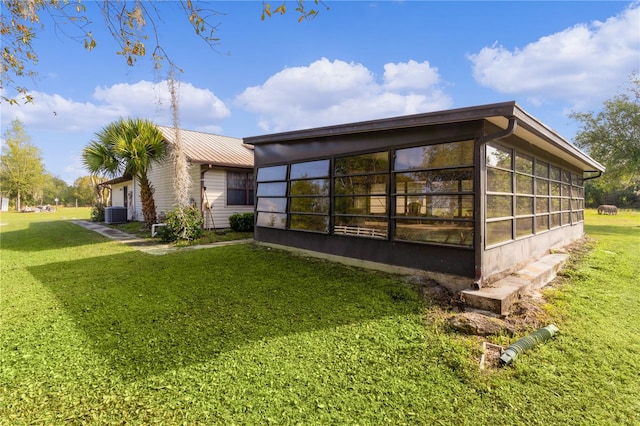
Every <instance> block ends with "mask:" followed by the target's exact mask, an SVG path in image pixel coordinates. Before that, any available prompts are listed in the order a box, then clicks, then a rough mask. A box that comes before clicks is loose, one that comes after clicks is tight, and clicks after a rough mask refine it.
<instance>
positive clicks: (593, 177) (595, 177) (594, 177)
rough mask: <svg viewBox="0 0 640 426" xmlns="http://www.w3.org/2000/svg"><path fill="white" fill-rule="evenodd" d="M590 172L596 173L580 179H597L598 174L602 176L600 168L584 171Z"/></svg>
mask: <svg viewBox="0 0 640 426" xmlns="http://www.w3.org/2000/svg"><path fill="white" fill-rule="evenodd" d="M590 172H598V174H597V175H595V176H589V177H583V178H582V181H583V182H584V181H586V180H591V179H598V178H599V177H600V176H602V171H601V170H587V171H586V173H590Z"/></svg>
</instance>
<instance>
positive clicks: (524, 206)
mask: <svg viewBox="0 0 640 426" xmlns="http://www.w3.org/2000/svg"><path fill="white" fill-rule="evenodd" d="M516 214H517V215H524V214H533V197H516Z"/></svg>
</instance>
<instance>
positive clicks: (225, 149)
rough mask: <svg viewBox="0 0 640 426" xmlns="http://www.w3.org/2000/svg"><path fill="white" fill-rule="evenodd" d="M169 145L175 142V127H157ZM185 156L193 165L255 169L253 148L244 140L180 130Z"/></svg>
mask: <svg viewBox="0 0 640 426" xmlns="http://www.w3.org/2000/svg"><path fill="white" fill-rule="evenodd" d="M157 127H158V129H159V130H160V132H162V135H163V136H164V138H165V140H166V141H167V142H168V143H169V144H174V142H175V136H176V135H175V129H174V128H173V127H164V126H157ZM178 132H179V137H180V140H181V142H182V147H183V149H184V152H185V155H186V156H187V158H188V159H189V161H191V162H192V163H200V164H211V165H214V166H227V167H253V146H251V145H247V144H245V143H243V141H242V139H239V138H232V137H229V136H221V135H214V134H211V133H204V132H197V131H194V130H184V129H178Z"/></svg>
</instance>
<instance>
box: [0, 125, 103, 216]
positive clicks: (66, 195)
mask: <svg viewBox="0 0 640 426" xmlns="http://www.w3.org/2000/svg"><path fill="white" fill-rule="evenodd" d="M3 138H4V142H5V143H4V144H3V146H2V155H1V156H0V194H1V196H2V197H4V198H9V203H10V207H11V209H13V210H17V211H21V210H23V209H25V208H26V207H34V206H39V205H43V206H44V205H50V206H55V205H56V199H58V202H57V205H58V206H76V205H77V206H79V207H80V206H83V207H84V206H92V205H93V204H95V192H94V182H95V181H96V178H95V177H91V176H84V177H79V178H77V179H76V180H75V181H74V182H73V184H72V185H69V184H67V182H65V181H64V180H62V179H60V178H58V177H56V176H53V175H52V174H51V173H49V172H47V171H46V170H45V167H44V163H43V162H42V155H41V153H40V150H39V149H38V148H37V147H36V146H34V145H32V144H31V138H30V137H29V135H28V134H27V132H26V131H25V129H24V126H23V124H22V122H20V120H18V119H16V120H13V121H12V122H11V127H10V128H8V129H7V130H6V131H5V133H4V135H3Z"/></svg>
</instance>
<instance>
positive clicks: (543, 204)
mask: <svg viewBox="0 0 640 426" xmlns="http://www.w3.org/2000/svg"><path fill="white" fill-rule="evenodd" d="M536 213H549V199H548V198H536Z"/></svg>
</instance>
